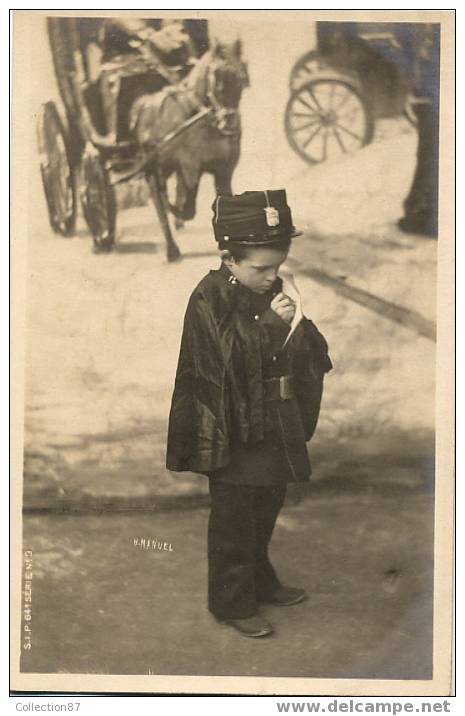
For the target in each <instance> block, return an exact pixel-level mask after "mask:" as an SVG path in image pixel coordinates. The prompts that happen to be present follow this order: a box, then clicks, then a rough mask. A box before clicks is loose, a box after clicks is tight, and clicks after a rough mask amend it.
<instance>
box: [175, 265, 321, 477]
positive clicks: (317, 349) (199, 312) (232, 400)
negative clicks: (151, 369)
mask: <svg viewBox="0 0 465 716" xmlns="http://www.w3.org/2000/svg"><path fill="white" fill-rule="evenodd" d="M228 279H231V274H230V272H229V271H228V269H227V268H226V267H224V266H222V267H221V268H220V269H219V270H218V271H210V273H209V274H207V276H205V278H203V279H202V281H201V282H200V283H199V285H198V286H197V287H196V289H195V290H194V292H193V293H192V295H191V297H190V300H189V304H188V306H187V310H186V315H185V319H184V327H183V334H182V340H181V350H180V355H179V362H178V367H177V373H176V382H175V387H174V393H173V398H172V404H171V411H170V418H169V428H168V446H167V462H166V465H167V468H168V469H169V470H174V471H177V472H181V471H186V470H187V471H192V472H199V473H209V472H211V471H215V470H219V469H221V468H224V467H225V466H227V465H228V464H229V462H230V459H231V449H232V447H233V444H234V443H237V442H239V443H241V444H243V445H256V444H259V443H261V442H262V441H263V439H264V437H265V433H266V430H267V410H266V403H265V397H264V386H263V381H264V379H266V378H269V377H271V374H270V372H269V368H268V365H267V361H266V360H265V359H264V358H266V357H267V356H272V355H276V358H275V362H274V363H273V365H274V367H275V368H274V370H275V374H276V375H281V374H292V375H293V376H294V388H295V395H296V398H297V401H298V406H299V410H300V416H301V418H302V425H303V429H304V433H305V440H307V441H308V440H310V438H311V437H312V435H313V433H314V431H315V428H316V424H317V421H318V415H319V411H320V404H321V397H322V391H323V377H324V374H325V373H327V372H328V371H329V370H331V368H332V364H331V361H330V359H329V356H328V346H327V343H326V341H325V339H324V337H323V336H322V335H321V333H320V332H319V331H318V330H317V328H316V326H315V325H314V324H313V323H312V321H310V320H308V319H307V318H304V319H302V321H301V323H300V324H299V326H298V327H297V329H296V330H295V332H294V333H293V335H292V336H291V338H290V339H289V341H288V344H287V345H286V348H285V349H284V350H283V351H279V348H280V347H281V346H282V344H283V343H284V340H285V338H286V335H287V333H288V332H289V326H288V325H287V324H286V323H285V322H284V321H282V319H281V318H279V316H277V315H276V314H275V313H274V312H273V311H272V310H271V309H270V308H268V309H267V310H265V311H264V312H263V313H262V314H261V315H260V316H258V315H254V294H253V292H252V291H250V290H249V289H247V288H246V287H244V286H242V285H241V284H240V283H238V282H232V281H231V280H228ZM281 288H282V282H281V279H279V278H277V279H276V281H275V284H274V285H273V289H272V290H273V293H276V292H278V291H280V290H281ZM277 336H278V338H279V344H278V345H277V343H276V337H277Z"/></svg>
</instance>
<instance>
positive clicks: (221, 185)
mask: <svg viewBox="0 0 465 716" xmlns="http://www.w3.org/2000/svg"><path fill="white" fill-rule="evenodd" d="M232 174H233V170H231V169H230V167H227V168H224V167H221V169H216V170H215V172H214V174H213V177H214V180H215V189H216V193H217V194H222V195H229V194H232V187H231V179H232Z"/></svg>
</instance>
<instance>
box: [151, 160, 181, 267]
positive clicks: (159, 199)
mask: <svg viewBox="0 0 465 716" xmlns="http://www.w3.org/2000/svg"><path fill="white" fill-rule="evenodd" d="M146 178H147V183H148V185H149V189H150V194H151V197H152V200H153V203H154V204H155V209H156V210H157V214H158V220H159V222H160V226H161V228H162V231H163V234H164V237H165V241H166V258H167V259H168V261H177V260H178V259H179V258H180V257H181V252H180V251H179V248H178V246H177V244H176V242H175V240H174V239H173V234H172V233H171V227H170V224H169V221H168V211H167V203H168V199H167V196H166V185H165V181H164V180H163V179H162V177H161V176H160V170H159V169H158V167H154V168H153V169H152V171H151V172H150V173H149V172H148V173H147V174H146Z"/></svg>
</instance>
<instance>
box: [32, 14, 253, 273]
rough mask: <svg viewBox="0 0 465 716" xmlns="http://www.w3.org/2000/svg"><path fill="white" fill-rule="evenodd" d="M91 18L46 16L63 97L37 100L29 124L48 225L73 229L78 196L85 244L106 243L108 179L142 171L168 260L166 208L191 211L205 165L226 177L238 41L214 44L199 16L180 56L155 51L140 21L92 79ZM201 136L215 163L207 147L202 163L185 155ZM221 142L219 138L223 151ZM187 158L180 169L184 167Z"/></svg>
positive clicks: (220, 179) (112, 182)
mask: <svg viewBox="0 0 465 716" xmlns="http://www.w3.org/2000/svg"><path fill="white" fill-rule="evenodd" d="M92 22H94V23H95V22H96V20H95V19H94V18H73V17H50V18H48V19H47V30H48V36H49V40H50V47H51V51H52V58H53V66H54V71H55V75H56V79H57V83H58V89H59V93H60V97H61V100H62V103H63V107H60V108H58V107H57V105H56V104H55V103H54V102H52V101H49V102H46V103H45V104H44V105H43V106H42V107H41V108H40V111H39V117H38V124H37V132H38V145H39V156H40V169H41V175H42V181H43V187H44V193H45V198H46V203H47V208H48V215H49V220H50V225H51V227H52V229H53V231H54V232H56V233H57V234H60V235H62V236H71V235H73V233H74V231H75V226H76V217H77V210H78V209H77V205H78V199H79V200H80V204H81V207H82V213H83V216H84V219H85V221H86V223H87V225H88V227H89V230H90V232H91V235H92V237H93V242H94V248H95V250H96V251H98V252H101V251H108V250H111V249H112V248H113V245H114V242H115V233H116V215H117V203H116V195H115V186H116V184H118V183H120V182H126V181H129V180H131V179H132V178H133V177H136V176H138V175H142V176H145V178H146V180H147V182H148V185H149V189H150V194H151V197H152V199H153V202H154V204H155V208H156V211H157V214H158V218H159V222H160V225H161V228H162V231H163V234H164V238H165V241H166V246H167V257H168V260H174V259H176V258H178V257H179V255H180V252H179V249H178V247H177V245H176V242H175V240H174V238H173V235H172V230H171V227H170V223H169V219H168V215H169V212H172V213H174V215H175V216H176V219H177V221H178V222H179V223H182V222H183V221H184V220H185V219H189V218H192V216H193V213H195V197H196V192H197V187H198V182H199V178H200V174H201V172H202V171H211V172H212V173H214V174H215V180H216V183H217V186H219V185H221V183H223V184H224V183H226V185H227V184H228V181H229V182H230V178H231V176H230V175H231V174H232V171H233V169H234V166H235V162H237V158H238V147H237V145H238V141H239V136H240V126H239V121H238V109H237V106H238V103H239V98H240V89H241V88H242V86H243V85H244V84H245V82H244V77H245V66H244V65H243V63H241V62H240V58H239V55H240V48H239V47H237V48H236V50H235V52H233V51H232V50H231V48H221V52H217V51H216V50H217V48H214V49H212V48H209V47H208V38H207V34H206V27H205V25H206V23H205V21H202V20H192V21H190V22H191V32H190V33H189V35H188V36H187V35H186V37H188V43H186V47H187V51H185V52H183V53H181V54H182V56H180V53H179V52H171V53H170V54H167V55H166V56H163V54H160V53H156V52H153V44H152V39H153V32H154V30H153V28H150V27H149V28H148V31H147V29H146V28H144V29H143V32H139V31H137V32H136V31H135V32H134V34H133V36H132V38H131V40H130V43H129V44H130V52H129V54H128V53H126V54H125V55H124V54H123V55H120V56H113V57H112V58H111V60H110V61H108V60H106V61H105V57H104V58H103V60H104V61H103V62H102V65H101V71H100V73H99V76H98V80H97V81H96V78H95V76H93V75H95V71H93V69H92V64H91V59H92V53H91V52H89V51H88V50H89V48H90V49H91V50H92V49H95V48H96V47H97V48H98V47H99V44H98V42H99V37H98V31H97V30H98V25H97V26H96V25H95V24H94V25H89V23H92ZM100 22H103V20H101V21H100ZM144 22H145V21H144ZM186 22H187V23H189V21H184V25H185V24H186ZM96 28H97V29H96ZM199 29H200V33H199ZM183 32H184V29H183ZM183 49H185V48H183ZM228 49H229V52H228ZM173 58H174V59H173ZM231 67H233V69H234V71H235V72H232V71H231ZM222 73H223V74H222ZM225 73H226V75H227V77H230V76H233V79H234V80H235V84H234V87H233V90H234V89H236V86H240V87H239V91H233V92H232V93H231V91H230V92H229V94H232V95H233V99H232V100H228V82H227V79H226V80H225V77H224V75H225ZM191 76H192V79H191ZM103 83H104V86H105V88H106V94H105V93H104V92H103V89H102V87H103ZM230 84H231V83H230ZM115 88H116V89H115ZM112 93H113V96H114V97H115V99H114V106H115V110H114V117H112V122H111V123H109V117H108V114H109V106H111V104H110V105H109V104H108V97H110V100H111V97H112ZM105 100H107V101H105ZM109 124H114V128H115V130H116V131H115V133H114V137H111V138H110V133H109V131H108V130H109ZM199 132H200V134H199ZM201 141H204V142H208V144H209V147H210V154H211V153H212V151H213V150H215V148H216V149H217V150H219V149H221V152H220V154H221V157H220V161H219V165H218V167H217V166H216V165H215V161H214V160H215V156H214V155H213V157H211V158H210V159H211V162H210V164H211V166H209V167H205V166H203V165H202V163H201V160H200V159H199V158H197V160H196V161H193V160H192V157H191V156H189V157H188V159H186V143H187V145H189V146H190V147H191V149H192V148H193V147H194V145H195V144H196V142H201ZM222 141H223V144H224V142H226V143H227V144H228V143H229V144H228V146H227V150H229V149H230V151H229V153H228V151H225V148H224V146H223V145H222V144H221V142H222ZM215 142H216V144H215ZM229 145H231V147H229ZM187 149H188V147H187ZM187 154H188V151H187ZM206 154H207V152H205V155H206ZM236 155H237V156H236ZM231 157H232V159H231ZM187 161H188V164H189V167H190V174H189V172H188V171H186V170H185V167H184V165H185V164H186V162H187ZM183 162H184V165H183ZM225 163H226V165H227V168H226V169H225V167H224V164H225ZM192 167H194V170H195V171H193V169H192ZM172 173H175V174H176V178H177V199H176V202H175V204H174V205H173V204H171V203H170V202H169V200H168V192H167V184H166V182H167V178H168V177H169V176H170V175H171V174H172ZM189 182H190V183H189ZM219 188H221V189H223V188H224V187H223V186H219Z"/></svg>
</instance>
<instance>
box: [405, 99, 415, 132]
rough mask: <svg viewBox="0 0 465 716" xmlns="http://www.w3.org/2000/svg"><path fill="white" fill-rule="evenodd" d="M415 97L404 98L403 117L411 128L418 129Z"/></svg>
mask: <svg viewBox="0 0 465 716" xmlns="http://www.w3.org/2000/svg"><path fill="white" fill-rule="evenodd" d="M414 107H415V97H414V96H413V95H411V94H408V95H407V96H406V98H405V104H404V117H405V118H406V119H407V121H408V122H409V124H411V125H412V127H415V129H418V117H417V115H416V113H415V109H414Z"/></svg>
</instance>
